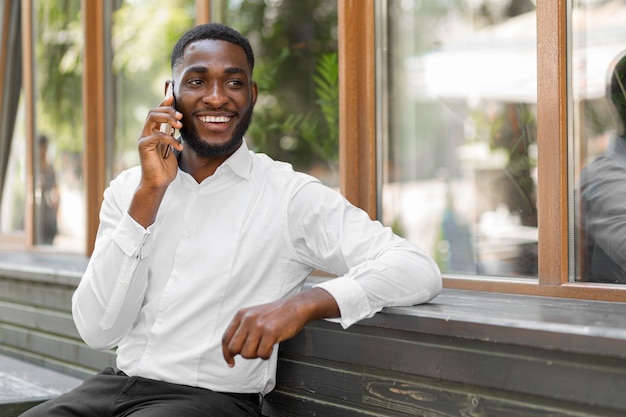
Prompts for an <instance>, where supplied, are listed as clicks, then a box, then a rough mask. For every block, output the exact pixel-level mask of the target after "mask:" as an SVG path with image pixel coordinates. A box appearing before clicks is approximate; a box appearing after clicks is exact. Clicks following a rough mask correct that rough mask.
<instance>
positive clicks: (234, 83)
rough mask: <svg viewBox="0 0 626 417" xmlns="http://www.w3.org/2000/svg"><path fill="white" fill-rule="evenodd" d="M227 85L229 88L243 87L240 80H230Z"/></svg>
mask: <svg viewBox="0 0 626 417" xmlns="http://www.w3.org/2000/svg"><path fill="white" fill-rule="evenodd" d="M227 84H228V85H229V86H231V87H241V86H242V85H243V83H242V82H241V81H240V80H230V81H228V83H227Z"/></svg>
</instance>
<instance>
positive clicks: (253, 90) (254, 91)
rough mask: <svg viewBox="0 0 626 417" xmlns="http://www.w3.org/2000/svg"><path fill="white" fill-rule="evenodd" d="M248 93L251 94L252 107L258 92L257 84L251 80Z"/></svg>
mask: <svg viewBox="0 0 626 417" xmlns="http://www.w3.org/2000/svg"><path fill="white" fill-rule="evenodd" d="M250 93H251V94H252V97H251V98H252V107H254V105H255V104H256V98H257V95H258V94H259V87H258V86H257V84H256V83H255V82H254V81H253V82H252V84H251V85H250Z"/></svg>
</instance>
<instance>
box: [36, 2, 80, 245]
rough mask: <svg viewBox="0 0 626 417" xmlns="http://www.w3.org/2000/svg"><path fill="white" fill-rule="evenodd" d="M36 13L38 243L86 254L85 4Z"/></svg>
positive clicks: (40, 5) (39, 5)
mask: <svg viewBox="0 0 626 417" xmlns="http://www.w3.org/2000/svg"><path fill="white" fill-rule="evenodd" d="M34 13H35V16H34V32H35V36H34V42H35V45H34V46H35V61H36V65H35V124H36V136H35V137H34V138H33V154H34V156H33V162H34V165H33V169H34V173H33V178H34V194H35V195H34V202H35V207H34V210H35V224H34V226H35V244H38V245H53V246H54V247H55V248H57V249H62V250H68V251H72V252H81V251H83V249H84V245H85V243H84V242H85V193H84V188H83V182H82V152H83V134H82V133H83V123H82V120H83V116H82V57H81V54H82V51H81V48H82V27H81V20H80V0H39V1H36V2H35V3H34Z"/></svg>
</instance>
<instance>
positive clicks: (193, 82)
mask: <svg viewBox="0 0 626 417" xmlns="http://www.w3.org/2000/svg"><path fill="white" fill-rule="evenodd" d="M189 84H191V85H201V84H202V80H197V79H196V80H189Z"/></svg>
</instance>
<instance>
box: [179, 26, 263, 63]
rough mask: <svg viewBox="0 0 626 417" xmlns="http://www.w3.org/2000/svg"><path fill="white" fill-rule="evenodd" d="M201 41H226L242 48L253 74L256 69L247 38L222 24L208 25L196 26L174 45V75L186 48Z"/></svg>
mask: <svg viewBox="0 0 626 417" xmlns="http://www.w3.org/2000/svg"><path fill="white" fill-rule="evenodd" d="M201 40H217V41H226V42H230V43H232V44H235V45H239V46H241V48H243V50H244V52H245V53H246V58H247V59H248V65H250V72H251V73H252V70H253V69H254V52H252V47H251V46H250V42H249V41H248V39H246V37H245V36H243V35H242V34H241V33H239V32H237V31H236V30H235V29H233V28H231V27H229V26H226V25H223V24H221V23H206V24H203V25H198V26H195V27H193V28H191V29H189V30H188V31H187V32H186V33H185V34H183V36H181V37H180V39H179V40H178V42H176V45H174V49H172V57H171V61H170V63H171V66H172V73H173V72H174V70H175V68H176V67H177V66H178V65H179V64H180V63H181V61H182V59H183V52H184V51H185V47H186V46H187V45H189V44H190V43H192V42H196V41H201Z"/></svg>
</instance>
